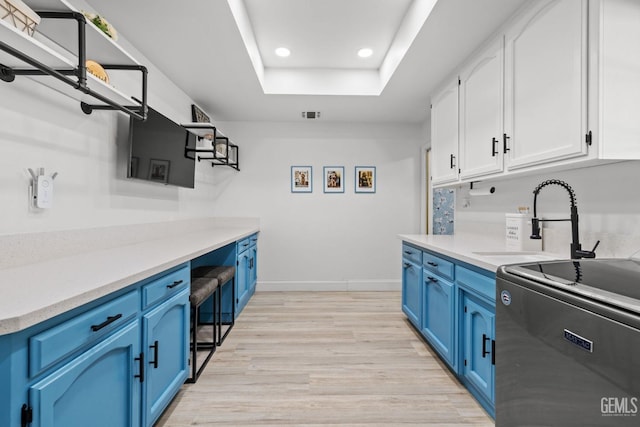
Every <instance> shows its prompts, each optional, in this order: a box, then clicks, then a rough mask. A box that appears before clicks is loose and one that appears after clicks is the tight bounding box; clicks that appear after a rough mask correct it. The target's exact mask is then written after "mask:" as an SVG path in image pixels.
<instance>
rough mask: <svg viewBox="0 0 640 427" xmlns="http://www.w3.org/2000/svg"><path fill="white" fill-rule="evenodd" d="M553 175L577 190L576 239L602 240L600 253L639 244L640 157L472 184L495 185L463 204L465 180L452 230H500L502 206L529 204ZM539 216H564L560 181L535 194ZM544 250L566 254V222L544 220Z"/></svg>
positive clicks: (626, 252)
mask: <svg viewBox="0 0 640 427" xmlns="http://www.w3.org/2000/svg"><path fill="white" fill-rule="evenodd" d="M551 178H557V179H561V180H563V181H565V182H567V183H568V184H569V185H570V186H571V187H572V188H573V189H574V190H575V193H576V201H577V206H578V214H579V228H580V241H581V243H582V245H583V248H585V249H591V248H592V246H593V245H594V243H595V242H596V240H598V239H599V240H600V241H601V242H600V246H598V249H597V251H596V252H597V254H598V256H599V257H626V256H630V255H631V254H632V253H633V252H635V251H638V250H640V187H639V186H638V182H640V161H628V162H620V163H615V164H608V165H601V166H596V167H590V168H584V169H575V170H570V171H565V172H559V173H546V174H541V175H534V176H527V177H519V178H510V179H505V180H499V181H495V182H493V181H492V182H486V183H483V182H481V183H479V184H476V186H475V187H474V188H484V187H488V186H491V185H493V186H495V188H496V192H495V194H494V195H492V196H483V197H472V198H471V199H470V202H471V205H470V206H469V207H468V208H465V207H463V201H464V200H463V199H464V197H465V196H466V195H467V194H468V188H469V186H468V184H467V185H465V186H459V188H458V191H457V195H456V232H474V231H475V232H478V231H482V232H487V230H491V232H493V233H502V235H504V224H505V216H504V214H505V212H511V213H514V212H516V209H517V207H518V206H530V207H531V208H533V189H534V188H535V187H536V186H537V185H538V184H539V183H541V182H542V181H544V180H547V179H551ZM537 207H538V217H542V218H568V217H569V196H568V193H567V191H566V190H565V189H563V188H562V187H559V186H555V185H552V186H547V187H545V188H543V189H542V190H541V191H540V194H539V196H538V206H537ZM544 227H545V228H544V230H543V231H544V233H543V235H544V236H543V240H544V245H545V250H549V251H551V252H561V253H565V252H566V254H567V255H568V254H569V243H570V241H571V233H570V232H571V226H570V225H569V223H568V222H558V223H544Z"/></svg>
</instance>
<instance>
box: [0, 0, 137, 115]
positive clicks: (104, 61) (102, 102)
mask: <svg viewBox="0 0 640 427" xmlns="http://www.w3.org/2000/svg"><path fill="white" fill-rule="evenodd" d="M25 3H27V5H28V6H30V7H31V8H32V9H34V10H35V11H36V13H37V14H38V15H39V16H40V18H41V21H40V23H39V24H38V26H37V27H36V31H35V32H34V34H33V36H30V35H29V34H27V33H25V32H22V31H20V30H18V29H17V28H16V27H14V26H12V25H11V24H10V23H8V22H7V21H4V20H0V79H1V80H4V81H5V82H11V81H13V80H14V79H15V78H16V76H27V77H29V78H31V79H34V80H38V81H41V82H42V83H44V84H45V85H46V86H49V87H51V88H52V89H54V90H56V91H59V92H62V93H63V94H65V95H68V96H70V97H71V98H73V99H77V100H79V101H80V103H81V108H82V111H84V112H85V113H86V114H91V112H92V111H93V110H118V111H122V112H124V113H126V114H128V115H130V116H132V117H134V118H136V119H139V120H144V119H145V118H146V111H147V69H146V67H144V66H143V65H140V64H139V63H138V62H137V61H136V60H135V59H134V58H133V57H132V56H131V55H129V54H128V53H127V52H126V51H125V50H124V49H122V48H121V47H120V46H119V45H118V44H117V43H115V42H114V41H113V40H112V39H111V38H109V37H107V36H106V35H105V34H104V33H102V31H100V30H99V29H98V28H97V27H96V26H95V25H93V24H91V23H89V24H87V22H86V19H85V17H84V15H83V14H82V12H81V11H79V10H77V9H75V8H74V7H73V6H71V5H70V4H69V3H67V2H66V1H64V0H58V1H51V0H49V1H47V2H43V1H41V0H26V1H25ZM87 51H90V52H91V58H89V57H87ZM87 59H91V60H94V61H96V62H98V63H99V64H100V65H101V66H102V68H104V69H105V70H123V71H126V72H129V71H133V72H136V73H137V72H140V73H141V95H139V96H141V99H142V100H141V101H139V102H134V101H133V100H132V98H133V97H132V96H129V95H127V94H124V93H122V92H121V91H120V90H117V89H115V88H114V87H113V86H112V85H110V84H108V83H106V82H104V81H102V80H100V79H99V78H97V77H95V76H93V75H91V74H90V73H88V72H87V67H86V61H87ZM51 77H53V78H51Z"/></svg>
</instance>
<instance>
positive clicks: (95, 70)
mask: <svg viewBox="0 0 640 427" xmlns="http://www.w3.org/2000/svg"><path fill="white" fill-rule="evenodd" d="M85 66H86V67H87V71H88V72H89V73H91V74H93V75H94V76H96V77H97V78H99V79H100V80H102V81H103V82H105V83H109V75H108V74H107V72H106V71H105V70H104V68H102V65H100V64H98V63H97V62H96V61H92V60H91V59H88V60H87V62H86V63H85Z"/></svg>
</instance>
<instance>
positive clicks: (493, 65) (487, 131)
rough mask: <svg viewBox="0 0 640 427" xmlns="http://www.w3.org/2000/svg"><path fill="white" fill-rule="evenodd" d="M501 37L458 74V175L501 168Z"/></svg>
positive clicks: (480, 173)
mask: <svg viewBox="0 0 640 427" xmlns="http://www.w3.org/2000/svg"><path fill="white" fill-rule="evenodd" d="M503 44H504V42H503V37H500V38H499V39H497V40H496V41H495V42H494V43H492V44H491V45H490V46H489V47H488V48H487V49H486V50H485V51H484V52H483V53H482V54H481V55H479V56H478V57H476V59H475V60H473V61H472V62H470V63H469V65H468V66H467V67H465V68H464V69H463V70H462V71H461V73H460V177H461V178H471V177H476V176H480V175H487V174H491V173H496V172H501V171H502V169H503V161H502V159H503V153H504V150H503V105H504V102H503V99H504V97H503V87H504V85H503V69H504V66H503V51H504V46H503Z"/></svg>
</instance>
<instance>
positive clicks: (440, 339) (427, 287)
mask: <svg viewBox="0 0 640 427" xmlns="http://www.w3.org/2000/svg"><path fill="white" fill-rule="evenodd" d="M423 281H424V298H423V305H422V334H423V335H424V336H425V338H426V339H427V340H428V341H429V342H430V343H431V345H432V346H433V347H434V348H435V349H436V350H437V351H438V353H440V356H442V358H443V359H444V361H445V362H447V363H448V364H449V366H451V367H452V368H454V369H455V363H454V362H455V357H454V350H455V345H454V343H455V338H454V337H455V336H454V333H455V310H454V307H455V300H454V296H455V293H454V286H453V283H451V282H449V281H447V280H444V279H442V278H440V277H438V276H435V275H434V274H432V273H430V272H429V271H427V270H425V271H424V272H423Z"/></svg>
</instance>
